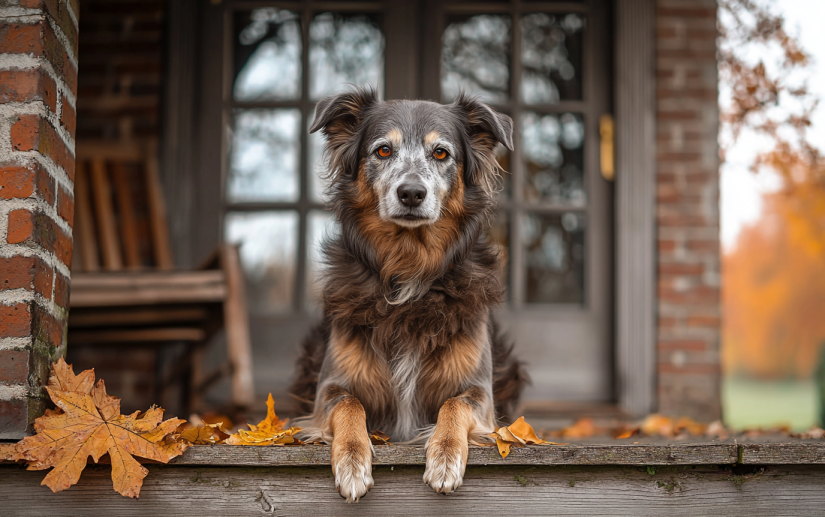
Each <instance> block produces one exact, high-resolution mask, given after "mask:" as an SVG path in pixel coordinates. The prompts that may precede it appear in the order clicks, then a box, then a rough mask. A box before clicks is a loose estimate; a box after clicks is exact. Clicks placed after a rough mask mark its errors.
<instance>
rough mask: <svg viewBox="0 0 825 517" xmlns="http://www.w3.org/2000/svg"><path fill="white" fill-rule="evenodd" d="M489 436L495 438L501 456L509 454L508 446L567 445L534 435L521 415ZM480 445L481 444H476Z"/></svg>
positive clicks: (504, 456)
mask: <svg viewBox="0 0 825 517" xmlns="http://www.w3.org/2000/svg"><path fill="white" fill-rule="evenodd" d="M489 436H490V437H491V438H495V440H496V445H497V446H498V453H499V454H501V457H502V458H506V457H507V455H509V454H510V447H524V446H525V445H567V444H566V443H556V442H548V441H545V440H542V439H541V438H539V437H538V435H536V432H535V431H534V430H533V426H531V425H530V424H528V423H527V422H526V421H525V420H524V417H523V416H521V417H519V418H518V420H516V421H515V422H513V423H512V424H510V425H509V426H502V427H499V428H498V430H497V431H496V432H494V433H490V435H489ZM478 445H482V444H478Z"/></svg>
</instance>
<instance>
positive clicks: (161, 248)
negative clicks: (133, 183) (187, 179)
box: [144, 144, 175, 269]
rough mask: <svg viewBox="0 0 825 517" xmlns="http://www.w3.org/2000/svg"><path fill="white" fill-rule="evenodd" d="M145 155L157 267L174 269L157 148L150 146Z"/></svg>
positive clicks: (147, 193)
mask: <svg viewBox="0 0 825 517" xmlns="http://www.w3.org/2000/svg"><path fill="white" fill-rule="evenodd" d="M145 155H146V161H145V162H144V163H145V167H146V170H145V173H146V195H147V202H148V205H149V223H150V225H151V228H152V248H153V251H154V253H155V265H156V266H157V268H158V269H173V268H174V267H175V263H174V260H172V249H171V247H170V246H169V223H168V221H167V220H166V205H165V204H164V202H163V191H162V189H161V186H160V173H159V171H158V158H157V146H155V145H154V144H148V145H147V149H146V153H145Z"/></svg>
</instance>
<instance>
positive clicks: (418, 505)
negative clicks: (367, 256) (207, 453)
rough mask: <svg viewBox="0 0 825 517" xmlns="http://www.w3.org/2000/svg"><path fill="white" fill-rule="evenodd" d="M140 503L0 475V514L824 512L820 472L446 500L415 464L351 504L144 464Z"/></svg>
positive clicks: (677, 470)
mask: <svg viewBox="0 0 825 517" xmlns="http://www.w3.org/2000/svg"><path fill="white" fill-rule="evenodd" d="M148 468H149V471H150V472H149V475H148V476H147V477H146V479H145V480H144V483H143V488H142V489H141V492H140V498H139V499H137V500H133V499H127V498H124V497H122V496H120V495H118V494H117V493H115V492H114V491H113V490H112V481H111V477H110V476H111V471H110V468H109V467H108V466H90V467H87V469H86V470H85V471H84V472H83V476H82V477H81V478H80V482H79V483H78V484H77V485H76V486H73V487H71V488H70V489H68V490H67V491H65V492H61V493H59V494H52V493H51V492H50V491H49V490H48V489H47V488H45V487H42V486H40V481H41V480H42V479H43V476H44V474H45V473H44V472H42V471H26V470H24V469H23V468H22V467H9V466H0V487H1V488H0V507H2V508H3V513H4V515H15V516H28V515H32V516H40V515H46V514H58V515H84V516H96V515H106V516H108V515H118V516H123V517H127V516H132V515H134V516H141V517H143V516H146V515H175V516H184V515H198V516H202V515H297V516H301V515H307V516H312V517H321V516H324V515H344V516H346V515H357V516H373V515H380V516H386V515H399V516H402V515H451V516H470V517H479V516H482V515H483V516H487V515H519V516H528V515H587V516H597V515H601V516H616V517H619V516H633V517H645V516H662V515H667V516H668V517H680V516H695V515H725V516H731V517H736V516H742V517H746V516H747V517H751V516H753V515H795V516H808V515H821V514H822V508H823V507H825V489H823V486H825V467H821V466H781V467H768V468H766V469H750V470H744V471H739V470H730V469H726V468H718V467H714V466H696V467H688V466H675V467H656V468H653V467H650V468H646V467H618V466H612V467H610V466H608V467H593V466H579V467H574V466H566V467H547V466H544V467H527V466H512V467H502V466H488V467H482V466H471V467H469V468H468V469H467V473H466V475H465V478H464V484H463V486H462V487H461V488H459V489H458V491H457V492H455V493H454V494H451V495H449V496H440V495H437V494H435V493H434V492H433V491H432V490H431V489H430V488H429V487H427V486H426V485H424V484H423V483H422V481H421V477H422V474H423V472H424V467H423V466H398V467H389V466H378V467H376V468H375V469H374V471H373V476H374V479H375V486H374V488H373V489H372V490H371V491H370V493H369V494H368V495H367V497H365V498H364V499H362V500H361V501H360V502H359V503H358V504H351V505H350V504H346V503H345V502H344V501H343V500H342V499H341V498H340V497H339V496H338V494H337V493H336V492H335V488H334V481H333V478H332V472H331V471H330V469H329V467H291V468H290V467H258V468H249V467H246V468H237V467H235V468H232V467H219V468H209V467H200V468H194V467H181V466H161V465H150V466H149V467H148Z"/></svg>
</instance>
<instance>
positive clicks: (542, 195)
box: [521, 111, 586, 206]
mask: <svg viewBox="0 0 825 517" xmlns="http://www.w3.org/2000/svg"><path fill="white" fill-rule="evenodd" d="M521 135H522V154H523V156H524V180H525V181H524V190H523V195H524V199H525V200H527V201H531V202H539V201H545V202H555V203H562V202H563V203H572V204H576V205H581V206H584V204H585V202H586V195H585V190H584V119H583V117H582V116H581V115H580V114H574V113H564V114H561V115H558V114H549V115H540V114H538V113H535V112H533V111H525V112H524V113H523V114H522V116H521Z"/></svg>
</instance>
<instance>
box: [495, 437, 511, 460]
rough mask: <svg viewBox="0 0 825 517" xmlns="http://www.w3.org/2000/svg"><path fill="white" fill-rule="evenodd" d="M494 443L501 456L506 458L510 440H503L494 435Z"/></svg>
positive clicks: (508, 452)
mask: <svg viewBox="0 0 825 517" xmlns="http://www.w3.org/2000/svg"><path fill="white" fill-rule="evenodd" d="M496 445H497V446H498V453H499V454H501V457H502V458H506V457H507V456H508V455H509V454H510V445H512V444H511V442H505V441H504V440H502V439H501V438H499V437H498V436H496Z"/></svg>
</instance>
